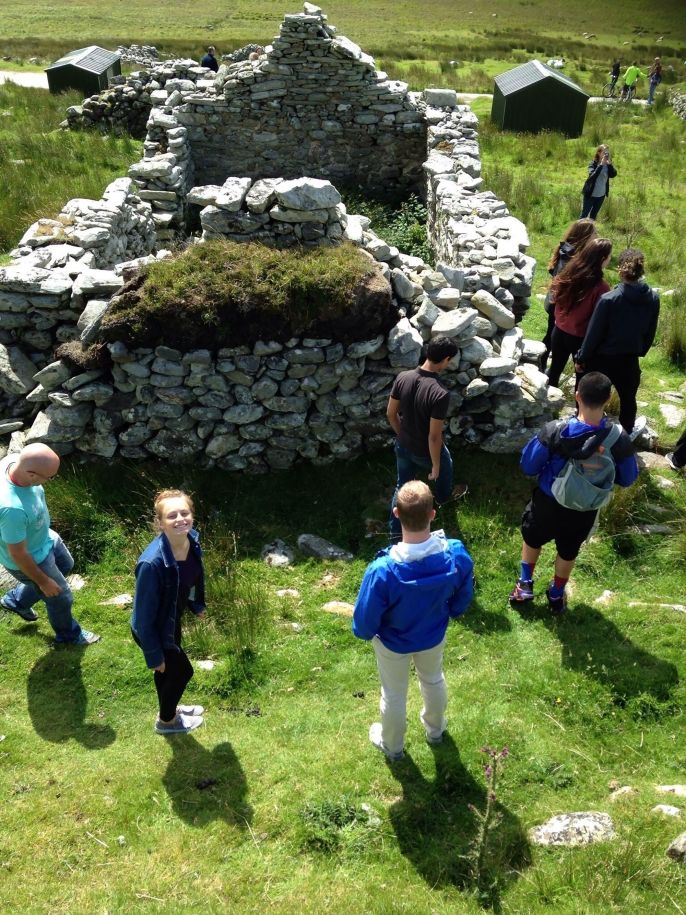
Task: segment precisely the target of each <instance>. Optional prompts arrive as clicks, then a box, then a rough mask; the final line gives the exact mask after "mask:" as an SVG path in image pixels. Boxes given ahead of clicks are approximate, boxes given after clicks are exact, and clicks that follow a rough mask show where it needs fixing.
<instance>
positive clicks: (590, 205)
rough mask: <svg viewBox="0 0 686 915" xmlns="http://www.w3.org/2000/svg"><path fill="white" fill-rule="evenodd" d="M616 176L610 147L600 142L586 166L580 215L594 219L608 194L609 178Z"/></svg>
mask: <svg viewBox="0 0 686 915" xmlns="http://www.w3.org/2000/svg"><path fill="white" fill-rule="evenodd" d="M616 177H617V169H616V168H615V167H614V165H613V164H612V156H611V155H610V147H609V146H606V145H605V144H604V143H601V144H600V146H599V147H598V148H597V149H596V151H595V156H594V157H593V161H592V162H591V163H590V164H589V166H588V178H587V179H586V181H585V182H584V186H583V188H582V190H581V194H582V197H583V203H582V204H581V216H582V217H583V216H590V218H591V219H595V218H596V216H597V215H598V212H599V210H600V208H601V206H602V205H603V201H604V200H605V198H606V197H607V196H609V194H610V178H616Z"/></svg>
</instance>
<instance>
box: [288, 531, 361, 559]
mask: <svg viewBox="0 0 686 915" xmlns="http://www.w3.org/2000/svg"><path fill="white" fill-rule="evenodd" d="M298 549H299V550H300V552H301V553H304V554H305V555H306V556H312V557H314V558H315V559H341V560H343V561H344V562H352V560H353V554H352V553H349V552H348V551H347V550H344V549H343V548H342V547H340V546H336V545H335V544H334V543H330V542H329V541H328V540H324V538H323V537H318V536H317V535H316V534H301V535H300V536H299V537H298Z"/></svg>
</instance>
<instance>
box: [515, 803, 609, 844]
mask: <svg viewBox="0 0 686 915" xmlns="http://www.w3.org/2000/svg"><path fill="white" fill-rule="evenodd" d="M615 836H616V833H615V828H614V824H613V822H612V819H611V818H610V816H609V815H608V814H607V813H598V812H595V811H589V812H584V813H561V814H558V815H557V816H554V817H551V819H549V820H548V821H547V822H545V823H543V824H542V825H541V826H535V827H534V828H533V829H530V830H529V838H530V840H531V841H532V842H533V844H534V845H564V846H568V847H574V846H579V845H592V844H593V843H595V842H604V841H607V840H608V839H614V838H615Z"/></svg>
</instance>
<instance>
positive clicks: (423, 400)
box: [391, 369, 450, 457]
mask: <svg viewBox="0 0 686 915" xmlns="http://www.w3.org/2000/svg"><path fill="white" fill-rule="evenodd" d="M391 397H392V398H394V400H399V401H400V408H399V413H400V435H399V436H398V441H399V442H400V444H401V445H402V446H403V448H407V450H408V451H411V452H412V454H416V455H418V456H421V457H430V456H431V454H430V452H429V425H430V423H431V420H432V419H445V418H446V416H447V415H448V406H449V404H450V393H449V392H448V391H447V390H446V389H445V388H444V387H443V385H442V384H441V382H440V381H439V380H438V375H437V374H436V373H435V372H427V371H426V369H410V371H409V372H401V373H400V374H399V375H398V376H397V378H396V379H395V381H394V382H393V387H392V389H391Z"/></svg>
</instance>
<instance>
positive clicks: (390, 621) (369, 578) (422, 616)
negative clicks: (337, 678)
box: [353, 535, 474, 654]
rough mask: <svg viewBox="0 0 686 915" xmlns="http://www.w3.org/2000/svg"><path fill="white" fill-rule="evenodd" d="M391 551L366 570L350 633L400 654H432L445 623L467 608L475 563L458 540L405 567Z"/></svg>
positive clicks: (405, 564)
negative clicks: (376, 639)
mask: <svg viewBox="0 0 686 915" xmlns="http://www.w3.org/2000/svg"><path fill="white" fill-rule="evenodd" d="M434 536H436V535H434ZM392 549H393V548H392V547H387V548H386V549H385V550H381V552H380V553H378V554H377V556H376V558H375V559H374V561H373V562H372V563H371V564H370V565H369V566H368V567H367V571H366V572H365V574H364V578H363V579H362V585H361V586H360V593H359V594H358V595H357V602H356V603H355V611H354V613H353V633H354V634H355V635H356V636H357V638H358V639H365V640H367V641H369V640H370V639H373V638H374V636H375V635H378V636H379V638H380V639H381V641H382V642H383V644H384V645H385V646H386V648H388V649H390V650H391V651H396V652H398V653H400V654H409V653H411V652H414V651H424V650H425V649H427V648H433V647H434V646H436V645H438V644H439V642H441V641H442V640H443V638H444V637H445V633H446V630H447V628H448V620H449V619H450V618H451V617H453V618H455V617H458V616H461V614H463V613H464V612H465V610H466V609H467V607H468V606H469V604H470V602H471V599H472V596H473V593H474V582H473V569H474V563H473V562H472V559H471V557H470V555H469V553H468V552H467V551H466V549H465V548H464V546H463V545H462V543H461V542H460V541H459V540H446V541H445V548H444V549H443V550H442V551H441V552H435V553H431V554H430V555H428V556H426V557H424V558H423V559H416V560H414V561H409V562H399V561H397V560H395V559H393V558H392V557H391V555H390V553H391V550H392Z"/></svg>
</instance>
